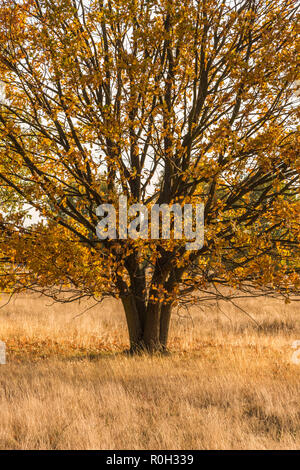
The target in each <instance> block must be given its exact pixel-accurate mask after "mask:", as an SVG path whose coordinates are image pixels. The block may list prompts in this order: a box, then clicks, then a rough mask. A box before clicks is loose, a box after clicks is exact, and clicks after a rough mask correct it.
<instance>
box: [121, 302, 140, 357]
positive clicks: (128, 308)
mask: <svg viewBox="0 0 300 470" xmlns="http://www.w3.org/2000/svg"><path fill="white" fill-rule="evenodd" d="M121 300H122V304H123V307H124V311H125V316H126V322H127V328H128V333H129V340H130V352H132V353H134V352H138V351H139V350H140V349H141V348H142V339H143V330H142V325H141V321H140V316H139V312H138V310H137V307H136V302H135V298H134V296H133V294H129V295H126V296H124V297H122V299H121Z"/></svg>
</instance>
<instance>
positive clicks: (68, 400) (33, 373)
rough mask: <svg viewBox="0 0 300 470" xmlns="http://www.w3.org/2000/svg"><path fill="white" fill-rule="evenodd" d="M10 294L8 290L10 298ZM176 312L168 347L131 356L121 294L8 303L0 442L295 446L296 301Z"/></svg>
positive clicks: (298, 415)
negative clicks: (163, 353) (93, 300)
mask: <svg viewBox="0 0 300 470" xmlns="http://www.w3.org/2000/svg"><path fill="white" fill-rule="evenodd" d="M4 303H5V299H2V304H4ZM239 305H240V306H241V307H242V308H246V309H247V311H248V312H250V313H251V315H252V316H253V318H254V319H255V320H256V321H257V322H258V323H259V325H260V328H258V327H257V325H256V324H255V323H253V322H252V321H251V320H250V319H249V318H248V317H247V316H246V315H245V314H243V313H242V312H241V311H240V310H238V309H237V308H236V307H234V306H233V305H227V304H220V305H219V307H220V309H221V310H220V309H219V308H217V306H216V305H211V306H210V307H206V308H205V309H203V310H200V309H196V308H193V309H191V311H190V312H184V311H181V312H179V315H176V314H175V315H174V317H173V322H172V328H171V335H170V348H171V350H172V355H171V356H169V357H159V356H156V357H152V358H151V357H147V356H140V357H134V358H131V357H127V356H125V355H124V354H122V351H123V349H125V348H126V347H127V346H128V343H127V332H126V325H125V323H124V318H123V312H122V309H121V307H120V304H119V303H118V302H117V301H113V300H109V301H107V302H106V303H104V304H102V305H100V306H98V307H96V308H95V309H92V310H89V311H87V312H86V313H83V312H84V310H85V309H86V308H87V306H88V305H87V304H76V305H51V304H50V303H49V302H48V301H47V300H45V299H42V298H37V297H29V296H19V297H17V298H15V299H14V300H12V302H10V303H9V304H8V305H6V306H5V307H4V308H2V309H1V310H0V339H1V340H3V341H5V342H6V344H7V359H8V360H7V364H6V365H0V424H1V425H0V448H1V449H297V448H299V445H300V407H299V403H300V365H296V364H293V363H292V361H291V356H292V353H293V349H292V348H291V345H292V343H293V341H295V340H298V339H299V340H300V320H299V304H297V303H295V304H289V305H285V304H283V303H280V302H276V301H271V300H266V299H259V300H258V299H256V300H254V299H253V300H247V301H243V302H242V301H240V302H239Z"/></svg>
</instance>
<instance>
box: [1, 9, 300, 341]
mask: <svg viewBox="0 0 300 470" xmlns="http://www.w3.org/2000/svg"><path fill="white" fill-rule="evenodd" d="M298 21H299V5H297V2H295V1H294V0H279V1H278V0H276V1H275V0H180V1H179V0H126V1H125V0H97V1H92V0H84V1H82V0H59V1H58V0H51V1H48V0H0V77H1V85H2V88H3V91H2V93H1V101H0V154H1V155H0V156H1V161H0V182H1V188H0V196H1V198H2V203H3V206H2V207H3V208H4V209H5V210H4V212H3V214H2V216H1V219H0V228H1V235H0V241H1V244H0V252H1V255H2V257H3V258H4V259H5V260H7V259H9V260H10V263H5V264H4V265H3V268H2V270H3V273H4V275H2V276H1V277H0V279H1V281H0V283H1V286H2V290H4V289H6V290H8V291H19V290H22V289H32V290H39V291H43V292H44V293H45V294H46V295H50V296H51V297H53V298H54V299H56V300H62V299H63V300H64V301H67V300H69V301H71V300H74V299H78V298H81V297H84V296H87V297H93V298H95V299H97V300H100V299H102V298H103V297H105V296H115V297H119V298H121V299H122V302H123V305H124V309H125V313H126V318H127V324H128V329H129V335H130V341H131V348H132V350H134V349H136V348H140V347H146V348H147V349H149V350H157V349H163V348H165V347H166V341H167V334H168V328H169V321H170V315H171V310H172V307H173V306H174V305H176V304H178V303H190V302H196V301H197V302H198V301H203V300H205V299H210V298H221V297H222V296H223V297H224V296H225V297H226V298H231V297H233V296H237V295H258V294H269V295H276V294H280V295H283V296H285V297H288V296H289V295H290V294H298V293H299V213H300V211H299V208H300V207H299V204H300V201H299V198H298V196H297V194H298V190H299V169H300V164H299V163H300V159H299V124H298V118H299V97H297V94H296V93H295V82H296V80H297V77H299V75H297V73H299V71H297V52H296V38H297V31H296V28H297V22H298ZM119 195H124V196H126V197H127V198H128V202H129V203H130V204H133V203H137V202H140V203H143V204H144V205H145V206H147V207H150V206H151V204H153V202H156V203H157V204H163V203H165V204H173V203H175V202H178V203H180V204H181V205H183V204H186V203H192V204H196V203H199V202H202V203H203V204H204V207H205V211H204V220H205V242H204V246H203V247H202V248H201V249H199V250H187V249H186V246H185V241H184V240H174V239H170V240H151V239H148V240H144V239H136V240H131V239H127V240H120V239H118V238H117V239H115V240H101V241H100V240H99V239H98V238H97V235H96V225H97V223H98V217H97V215H96V208H97V207H98V206H99V205H100V204H103V203H116V201H117V199H118V196H119ZM24 204H27V205H30V206H31V207H33V208H35V210H36V211H37V212H38V214H39V216H40V217H39V219H38V220H36V221H34V223H32V224H31V225H29V226H28V224H27V225H26V224H25V223H24V220H25V219H24V216H25V212H24ZM27 207H28V206H27ZM222 286H227V287H232V288H235V289H237V290H235V291H231V292H229V291H226V292H227V293H226V294H224V290H222ZM228 292H229V293H228Z"/></svg>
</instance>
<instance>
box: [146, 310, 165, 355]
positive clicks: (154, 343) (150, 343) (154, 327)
mask: <svg viewBox="0 0 300 470" xmlns="http://www.w3.org/2000/svg"><path fill="white" fill-rule="evenodd" d="M160 312H161V304H159V303H150V304H149V305H148V308H147V314H146V322H145V328H144V332H143V333H144V334H143V341H144V347H145V349H146V350H147V351H149V352H150V353H152V352H156V351H160V350H161V344H160Z"/></svg>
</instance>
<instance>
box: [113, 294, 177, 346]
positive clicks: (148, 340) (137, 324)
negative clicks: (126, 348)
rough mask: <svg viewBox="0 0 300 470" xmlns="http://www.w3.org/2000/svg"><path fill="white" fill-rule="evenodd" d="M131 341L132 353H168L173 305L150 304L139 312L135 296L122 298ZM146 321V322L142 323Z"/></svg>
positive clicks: (130, 295) (129, 295)
mask: <svg viewBox="0 0 300 470" xmlns="http://www.w3.org/2000/svg"><path fill="white" fill-rule="evenodd" d="M122 303H123V307H124V311H125V316H126V321H127V328H128V333H129V339H130V353H131V354H135V353H139V352H141V351H146V352H148V353H150V354H152V353H155V352H166V351H167V340H168V333H169V325H170V318H171V304H166V305H161V304H160V303H152V302H151V303H149V304H148V307H147V308H146V306H144V311H143V312H142V315H141V312H139V311H138V308H137V302H136V298H135V296H134V294H128V295H126V296H124V297H122ZM142 320H144V321H142Z"/></svg>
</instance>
